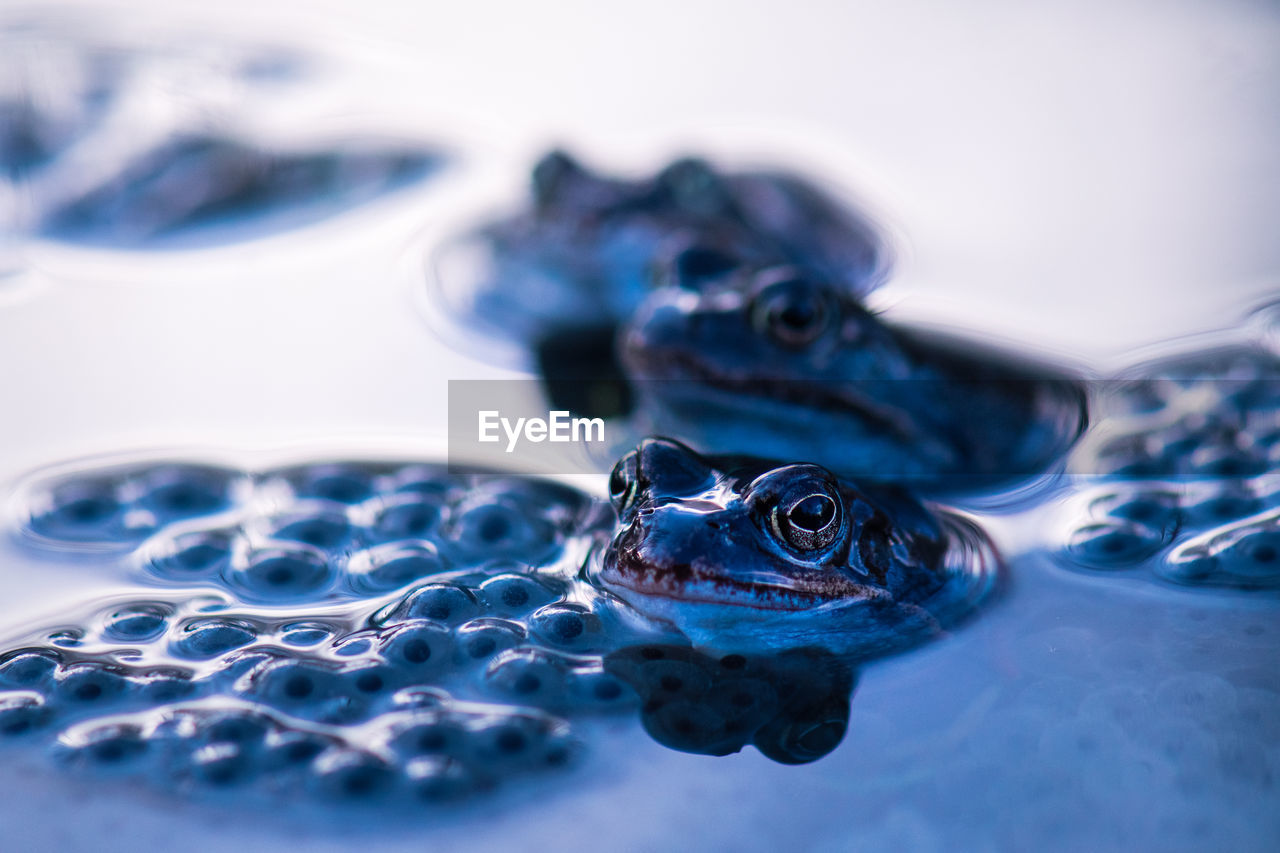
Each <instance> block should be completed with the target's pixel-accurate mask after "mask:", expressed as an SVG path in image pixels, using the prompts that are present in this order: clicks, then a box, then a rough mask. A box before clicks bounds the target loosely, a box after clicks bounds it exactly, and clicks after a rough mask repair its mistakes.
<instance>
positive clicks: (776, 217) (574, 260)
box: [432, 149, 891, 353]
mask: <svg viewBox="0 0 1280 853" xmlns="http://www.w3.org/2000/svg"><path fill="white" fill-rule="evenodd" d="M710 239H716V240H718V241H721V242H723V243H725V244H727V245H731V246H733V247H734V248H735V249H736V250H737V251H738V252H739V253H741V254H742V255H743V256H744V257H747V258H755V259H771V260H775V261H788V262H791V263H796V264H805V265H807V266H809V267H811V268H813V269H814V270H815V271H816V272H818V273H820V274H822V275H824V276H825V277H827V278H828V279H830V280H832V281H839V282H840V283H841V284H842V286H844V287H846V288H847V289H848V290H849V291H850V292H851V293H855V294H864V293H866V292H868V291H870V290H872V289H873V288H874V287H876V286H877V285H878V284H879V283H880V281H881V280H882V279H883V278H884V277H885V275H886V273H887V271H888V269H889V267H890V262H891V259H890V252H889V249H888V242H887V240H886V239H885V237H884V236H883V235H882V233H881V232H880V229H879V228H878V227H877V226H875V225H874V224H873V223H872V222H871V220H870V219H869V218H868V217H867V216H866V214H864V213H863V212H862V211H861V210H859V209H857V208H854V207H852V206H850V205H848V204H845V203H843V202H842V201H839V200H837V198H836V197H835V196H834V195H832V194H831V193H829V192H827V191H826V190H825V189H823V188H822V187H820V185H818V184H816V183H814V182H812V181H809V180H807V179H805V178H802V177H800V176H798V175H794V174H791V173H788V172H785V171H782V170H778V169H771V168H761V169H745V170H740V171H725V170H722V169H719V168H717V167H715V166H714V165H713V164H712V163H711V162H710V161H708V160H707V159H705V158H702V157H697V156H692V155H689V156H683V157H679V158H677V159H675V160H673V161H671V162H670V163H668V164H666V165H665V166H663V167H662V168H661V169H659V170H658V171H656V172H655V173H653V174H651V175H645V176H641V177H638V178H632V179H629V178H622V177H614V176H609V175H604V174H599V173H596V172H594V171H592V170H590V169H589V168H587V167H586V166H584V165H583V164H582V163H581V162H580V161H579V160H578V159H577V158H576V157H574V156H573V155H572V154H570V153H568V152H566V151H564V150H559V149H557V150H553V151H550V152H548V153H547V154H545V155H543V156H542V157H541V159H539V160H538V162H537V163H536V164H535V165H534V167H533V168H532V172H531V178H530V185H529V192H528V198H527V200H526V202H525V203H524V205H523V207H522V208H521V209H519V210H517V211H516V212H515V213H513V214H511V215H509V216H506V217H505V218H501V219H497V220H496V221H491V222H489V223H487V224H483V225H481V226H479V227H477V228H475V229H473V230H472V231H471V232H469V233H468V234H467V235H465V236H464V237H461V238H459V239H457V240H456V241H453V242H452V243H451V244H449V246H447V247H446V249H445V250H444V251H443V252H442V253H441V254H442V256H444V257H445V258H446V259H447V257H448V256H449V255H450V254H452V253H456V252H457V251H458V249H460V248H461V247H470V248H472V249H475V250H477V252H476V253H477V254H478V255H479V256H480V257H481V258H482V259H483V261H482V263H480V264H478V265H477V266H478V269H479V272H478V273H477V272H475V271H474V268H468V271H467V272H466V273H465V274H464V273H463V272H461V271H458V272H457V273H456V274H452V273H451V272H450V269H451V266H450V265H449V264H447V263H445V264H442V265H441V266H442V267H443V270H444V271H443V273H442V274H441V275H439V276H437V278H436V280H435V285H436V287H435V290H436V292H435V293H433V294H432V296H433V297H434V298H435V299H436V300H438V301H440V302H442V303H443V304H444V305H446V306H447V307H448V309H449V312H450V313H452V314H453V315H454V318H455V319H461V320H462V321H463V322H464V324H465V325H467V326H468V327H471V328H473V329H477V330H480V331H482V332H484V333H486V334H487V336H488V337H491V338H499V339H505V340H513V341H519V342H520V343H521V344H522V345H523V346H524V347H526V348H527V349H528V350H529V351H532V352H534V353H541V351H542V349H543V348H544V347H551V346H554V345H555V343H556V342H558V341H562V340H564V339H565V338H566V337H570V338H582V337H584V336H586V337H590V336H591V333H592V332H593V331H594V332H596V333H597V335H598V334H599V330H601V329H610V328H612V327H614V326H615V325H616V324H617V323H619V322H621V321H623V320H625V319H626V318H627V317H629V316H630V315H631V313H632V312H633V311H634V310H635V309H636V307H637V306H638V305H639V303H640V302H641V301H643V299H644V298H645V296H646V295H647V293H648V292H649V291H650V290H651V288H652V287H653V276H652V274H651V273H652V266H653V264H654V262H655V261H656V260H657V259H659V258H660V257H661V256H662V255H663V253H664V252H665V251H667V250H668V249H669V248H670V247H672V246H673V245H681V244H686V243H696V242H699V241H704V240H710ZM468 254H471V253H468Z"/></svg>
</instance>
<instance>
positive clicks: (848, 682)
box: [0, 440, 995, 803]
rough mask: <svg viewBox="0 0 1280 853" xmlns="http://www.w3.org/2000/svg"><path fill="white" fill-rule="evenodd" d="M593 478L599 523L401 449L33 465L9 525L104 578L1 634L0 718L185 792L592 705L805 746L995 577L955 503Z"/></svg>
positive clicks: (697, 466) (778, 474) (441, 755)
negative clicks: (105, 582)
mask: <svg viewBox="0 0 1280 853" xmlns="http://www.w3.org/2000/svg"><path fill="white" fill-rule="evenodd" d="M748 469H750V470H748ZM612 480H613V491H614V495H613V501H614V504H615V505H616V506H617V508H618V511H619V512H621V520H619V518H618V515H617V514H616V513H615V509H614V508H613V507H612V506H610V504H609V503H608V502H605V501H602V500H597V499H594V498H591V497H589V496H587V495H585V494H583V493H581V492H578V491H576V490H574V489H571V488H568V487H566V486H563V485H560V484H557V483H553V482H548V481H545V480H538V479H531V478H527V477H518V476H513V475H509V474H502V473H497V472H487V471H479V470H466V469H456V468H455V469H452V470H451V469H449V468H447V467H446V466H443V465H435V464H430V463H421V462H390V461H382V462H368V461H344V460H332V461H321V462H313V463H304V464H291V465H287V466H283V467H276V468H268V469H260V470H244V469H238V468H233V467H229V466H226V465H220V464H214V463H202V462H194V461H166V462H156V463H149V462H131V463H121V464H115V465H100V466H94V467H88V468H85V467H77V468H74V469H71V470H66V471H63V472H60V473H53V474H50V475H44V476H39V477H36V478H35V479H33V480H31V481H29V482H28V483H27V484H26V485H25V486H24V487H22V488H21V489H20V491H19V493H18V495H17V499H16V504H17V506H18V507H19V509H20V512H19V514H18V518H17V527H16V529H15V531H14V532H15V535H16V537H17V540H18V542H19V543H20V545H21V546H22V547H23V548H24V549H26V550H27V551H29V552H30V553H32V554H34V555H38V556H42V557H43V558H45V559H47V560H49V561H50V562H51V563H54V564H55V565H53V566H51V567H50V569H49V570H50V571H55V570H56V569H57V566H56V564H57V563H58V562H59V561H67V560H69V559H70V560H75V561H76V562H84V561H98V563H99V569H100V570H101V571H103V572H115V573H116V574H117V575H118V581H119V583H118V585H117V586H116V587H115V592H114V593H113V594H112V595H110V596H108V597H107V598H106V599H105V600H103V599H102V597H99V600H98V601H97V603H96V604H95V605H94V606H93V608H92V610H89V611H86V612H73V613H68V614H67V615H66V617H65V618H64V619H63V620H62V621H61V623H60V624H58V625H55V626H52V627H47V628H44V629H31V630H29V631H27V632H26V633H23V634H21V635H20V636H17V637H14V638H11V639H10V640H9V641H8V642H7V643H6V644H5V645H4V646H3V647H0V740H6V741H13V742H22V741H27V742H34V743H38V744H42V745H47V744H49V742H50V734H52V735H53V741H54V742H53V752H54V754H55V755H56V756H57V757H59V758H60V759H61V760H64V761H65V762H67V763H69V764H70V765H72V766H74V767H77V768H81V769H82V770H84V771H86V772H108V771H110V772H113V773H116V772H129V771H132V772H135V773H139V774H141V775H143V776H145V777H146V778H150V779H152V780H159V781H161V783H162V784H166V785H170V784H175V785H177V786H178V787H179V788H181V789H190V790H192V791H197V790H207V789H221V788H228V789H238V788H247V789H251V790H254V791H256V792H258V793H259V794H269V795H271V796H275V797H280V798H283V799H285V800H290V799H293V800H297V799H299V798H302V799H307V798H310V797H321V798H326V799H333V800H339V801H351V802H377V803H388V802H399V801H402V800H406V799H408V800H413V801H417V802H443V801H450V800H454V799H456V798H458V797H462V796H466V795H471V794H477V793H480V792H483V791H486V790H488V789H490V788H492V787H494V786H496V785H498V784H501V783H506V782H508V781H510V780H512V779H515V778H520V777H523V776H527V775H529V774H535V773H544V774H545V773H548V772H551V771H553V770H557V769H560V768H564V767H568V766H571V765H573V764H574V763H575V762H576V761H577V759H578V758H579V757H581V756H582V755H583V754H584V751H585V750H588V749H589V748H590V735H591V732H592V731H593V728H592V726H593V723H592V721H593V720H596V719H598V718H600V717H601V716H602V715H611V714H613V715H616V714H624V713H630V714H637V713H638V714H639V717H640V720H641V723H642V725H643V727H644V729H645V730H646V731H647V732H648V733H649V734H650V735H651V736H652V737H653V738H655V739H656V740H658V741H659V742H661V743H664V744H666V745H668V746H671V747H672V748H674V749H680V750H685V751H691V752H700V753H705V754H712V755H724V754H728V753H731V752H736V751H738V750H740V749H742V748H743V747H744V746H746V745H748V744H754V745H755V746H756V747H757V748H759V749H760V751H762V752H763V753H764V754H766V755H768V756H769V757H770V758H773V759H774V760H777V761H782V762H787V763H803V762H806V761H812V760H815V759H817V758H820V757H821V756H822V755H825V754H826V753H828V752H830V751H831V750H832V749H834V748H835V747H836V746H837V745H838V744H839V742H840V740H841V738H842V737H843V734H844V731H845V727H846V726H847V721H848V715H849V700H850V694H851V693H852V691H853V686H854V683H855V681H856V671H857V667H858V666H860V665H861V664H862V663H863V662H864V661H866V660H868V659H870V658H872V657H876V656H878V655H883V654H885V653H888V652H891V651H898V650H902V649H904V648H906V647H908V646H910V645H914V644H918V643H920V642H924V641H926V640H927V639H929V638H930V637H933V636H936V635H937V634H939V633H940V632H941V631H943V630H945V629H946V628H947V627H949V626H950V625H952V624H953V623H955V622H956V621H957V620H958V619H960V618H962V617H963V616H965V615H967V614H968V613H969V612H970V610H971V609H972V608H973V607H974V606H975V605H976V604H977V602H978V601H979V600H980V599H981V598H982V596H983V595H984V594H985V593H986V592H987V591H988V590H989V588H990V587H991V585H992V582H993V579H994V574H995V562H994V555H993V554H992V553H991V551H990V550H989V548H988V547H987V546H986V545H985V540H983V539H982V538H981V536H980V535H979V534H978V533H977V531H976V530H975V529H974V528H972V526H969V525H966V524H965V523H963V522H961V521H959V520H958V519H952V518H950V517H949V516H946V515H945V514H941V513H938V512H935V511H933V510H930V509H927V508H925V507H923V506H922V505H920V504H918V503H916V502H915V501H913V500H911V499H909V498H907V497H905V496H904V495H900V494H896V493H891V492H876V493H875V494H874V496H873V495H872V493H864V492H862V491H859V490H858V489H856V488H855V487H853V486H851V485H849V484H847V483H843V482H841V481H839V480H837V479H836V478H835V477H834V475H832V474H830V473H829V472H826V471H824V470H822V469H819V468H816V467H814V466H784V467H781V468H775V469H770V468H769V466H762V465H760V464H759V463H746V462H742V461H725V462H721V461H715V460H707V459H704V458H702V457H699V456H697V455H696V454H694V453H693V452H692V451H690V450H688V449H687V448H685V447H683V446H682V445H679V444H676V443H674V442H670V441H658V440H655V441H648V442H646V443H644V444H643V445H642V446H641V447H640V448H639V449H638V450H637V451H636V452H635V453H633V454H631V455H629V456H628V457H626V458H625V459H624V460H623V461H622V462H621V463H619V467H618V472H617V473H616V475H615V476H614V477H613V478H612ZM64 568H65V567H64Z"/></svg>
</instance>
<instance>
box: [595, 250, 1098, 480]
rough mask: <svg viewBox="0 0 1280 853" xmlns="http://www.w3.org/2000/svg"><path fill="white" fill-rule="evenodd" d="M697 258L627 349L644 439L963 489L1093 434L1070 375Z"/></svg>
mask: <svg viewBox="0 0 1280 853" xmlns="http://www.w3.org/2000/svg"><path fill="white" fill-rule="evenodd" d="M697 253H698V255H697V257H695V258H693V260H692V262H691V260H690V257H689V253H687V252H686V253H681V254H680V255H678V256H677V257H676V258H675V259H674V260H673V261H672V262H671V264H670V265H669V271H668V273H667V279H668V281H669V284H668V285H667V286H665V287H662V288H660V289H657V290H655V291H654V292H653V293H652V294H651V295H650V297H649V299H648V300H646V302H645V304H644V305H643V306H642V307H641V309H640V310H638V311H637V312H636V314H635V316H634V317H633V318H632V320H631V321H630V322H629V323H628V324H627V325H626V327H625V328H624V329H623V331H622V332H621V334H620V337H619V339H618V343H617V345H618V349H619V356H620V361H621V363H622V366H623V369H624V371H625V373H626V375H627V377H628V379H629V380H630V381H631V383H632V386H633V390H634V391H635V393H636V396H637V397H638V401H637V408H638V409H639V412H640V414H641V416H642V418H643V422H642V426H641V427H640V429H641V430H643V431H649V432H656V433H660V434H664V435H673V436H678V437H680V438H681V439H683V440H686V441H688V442H689V443H690V444H691V445H693V446H695V447H697V448H698V449H700V450H703V451H706V452H712V453H730V454H732V453H737V454H749V455H753V456H759V457H765V458H772V459H791V460H806V461H811V462H816V463H819V464H822V465H825V466H827V467H829V468H831V469H832V470H834V471H836V472H837V473H839V474H842V475H845V476H850V477H854V478H857V479H869V480H878V481H905V482H909V483H910V484H911V485H913V486H914V487H916V488H920V489H926V490H929V491H934V492H951V491H967V490H973V489H975V488H986V487H990V486H993V485H998V484H1000V483H1004V482H1011V481H1015V480H1019V479H1023V478H1026V477H1028V476H1031V475H1033V474H1036V473H1038V472H1040V471H1041V470H1043V469H1045V468H1046V467H1047V466H1049V465H1051V464H1053V463H1054V462H1055V460H1057V459H1058V458H1059V457H1061V456H1062V454H1063V453H1064V452H1065V451H1066V450H1068V449H1069V448H1070V447H1071V446H1072V444H1073V442H1074V441H1075V440H1076V439H1077V438H1078V437H1079V435H1080V434H1081V432H1082V431H1083V430H1084V428H1085V426H1086V422H1087V417H1086V398H1085V393H1084V390H1083V387H1082V386H1081V385H1080V384H1079V383H1078V382H1076V381H1073V380H1071V379H1069V378H1067V376H1066V375H1065V374H1063V373H1061V372H1057V371H1055V370H1053V369H1051V368H1048V367H1042V366H1039V365H1036V364H1034V363H1029V362H1025V361H1019V360H1017V359H1015V357H1013V356H1012V355H1009V354H1005V353H1001V352H998V351H994V350H991V349H989V348H986V347H984V346H982V345H980V344H977V343H974V342H971V341H963V340H960V339H956V338H949V337H946V336H943V335H939V334H933V333H928V332H925V331H921V330H914V329H909V328H906V327H902V326H895V325H892V324H889V323H887V322H885V321H884V320H882V319H881V318H880V317H878V316H876V315H874V314H872V313H871V312H869V311H868V310H867V309H865V308H864V307H863V306H862V305H861V304H859V303H858V302H857V301H856V300H854V299H852V298H850V297H849V296H848V295H847V294H846V293H845V292H844V291H843V290H842V289H841V288H840V287H838V286H832V285H830V284H829V283H827V282H825V281H823V280H822V279H818V278H815V277H813V276H812V275H811V274H809V273H808V272H806V271H805V270H803V269H800V268H797V267H794V266H790V265H782V266H765V267H755V266H751V265H735V264H733V263H731V262H730V261H729V260H728V259H727V256H725V257H726V260H725V261H723V262H722V263H720V264H718V265H714V266H713V265H711V264H710V263H708V261H707V260H706V257H708V256H710V255H711V254H714V252H713V250H709V249H698V250H697ZM706 269H714V270H716V272H714V273H713V274H706V273H705V272H703V270H706Z"/></svg>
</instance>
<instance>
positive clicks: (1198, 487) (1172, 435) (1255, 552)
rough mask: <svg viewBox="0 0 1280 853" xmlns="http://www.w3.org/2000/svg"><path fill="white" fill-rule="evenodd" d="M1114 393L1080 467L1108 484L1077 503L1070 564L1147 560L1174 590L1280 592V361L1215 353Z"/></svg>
mask: <svg viewBox="0 0 1280 853" xmlns="http://www.w3.org/2000/svg"><path fill="white" fill-rule="evenodd" d="M1210 377H1215V378H1210ZM1110 390H1112V391H1113V392H1114V393H1111V394H1109V395H1106V396H1105V397H1104V399H1103V403H1104V415H1106V416H1107V419H1106V420H1104V421H1103V422H1102V424H1101V426H1100V427H1099V429H1098V431H1097V435H1098V436H1099V437H1098V438H1097V439H1095V440H1093V441H1091V442H1088V443H1086V445H1085V446H1084V447H1082V453H1081V454H1080V455H1079V456H1078V457H1077V459H1076V460H1075V468H1076V470H1077V471H1079V472H1081V473H1093V474H1101V475H1105V476H1108V477H1109V478H1110V479H1111V480H1112V482H1110V483H1108V484H1107V485H1106V486H1105V487H1101V488H1097V489H1093V490H1090V491H1088V492H1086V493H1084V494H1083V495H1081V496H1080V497H1079V498H1078V499H1077V500H1076V501H1074V502H1073V503H1072V512H1073V516H1074V517H1075V518H1077V519H1082V520H1081V521H1078V522H1077V523H1076V524H1075V526H1074V529H1073V530H1072V531H1071V533H1070V534H1069V537H1068V542H1067V547H1066V554H1067V555H1068V556H1069V557H1070V558H1071V559H1072V560H1073V561H1075V562H1077V563H1080V564H1083V565H1085V566H1088V567H1091V568H1099V569H1119V568H1127V567H1131V566H1137V565H1140V564H1143V563H1146V562H1147V561H1154V562H1153V567H1154V571H1155V572H1156V573H1157V574H1158V575H1160V576H1161V577H1164V578H1166V579H1168V580H1173V581H1176V582H1179V583H1189V584H1218V585H1228V586H1240V587H1267V586H1277V585H1280V475H1278V473H1277V472H1280V359H1277V358H1275V357H1274V356H1272V355H1269V354H1267V353H1264V352H1262V351H1260V350H1252V349H1228V350H1218V351H1211V352H1209V353H1202V354H1200V355H1199V356H1197V357H1184V358H1181V359H1178V360H1176V361H1172V362H1169V363H1165V364H1161V365H1158V366H1157V367H1156V368H1154V369H1153V370H1152V371H1151V378H1149V379H1145V380H1141V381H1133V382H1125V383H1121V384H1119V385H1118V386H1117V387H1115V388H1113V389H1110ZM1107 407H1109V408H1107Z"/></svg>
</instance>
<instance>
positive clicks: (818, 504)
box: [770, 492, 840, 551]
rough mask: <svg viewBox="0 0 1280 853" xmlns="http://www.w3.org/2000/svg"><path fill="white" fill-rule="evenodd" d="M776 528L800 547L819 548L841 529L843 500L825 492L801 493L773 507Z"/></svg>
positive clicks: (831, 539)
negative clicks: (841, 503) (841, 502)
mask: <svg viewBox="0 0 1280 853" xmlns="http://www.w3.org/2000/svg"><path fill="white" fill-rule="evenodd" d="M770 521H771V522H772V526H773V532H774V533H775V534H776V535H777V536H779V537H780V538H781V539H783V540H784V541H786V543H787V544H789V545H791V547H793V548H797V549H799V550H801V551H817V550H819V549H821V548H825V547H827V546H828V545H830V544H831V543H832V542H834V541H835V540H836V536H837V535H838V534H839V533H840V504H839V502H838V501H836V499H835V498H834V497H832V496H831V495H829V494H826V493H825V492H814V493H812V494H807V495H801V496H799V497H798V498H796V499H794V500H791V501H789V502H784V503H780V504H778V505H777V506H775V507H774V509H773V513H772V518H771V519H770Z"/></svg>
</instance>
